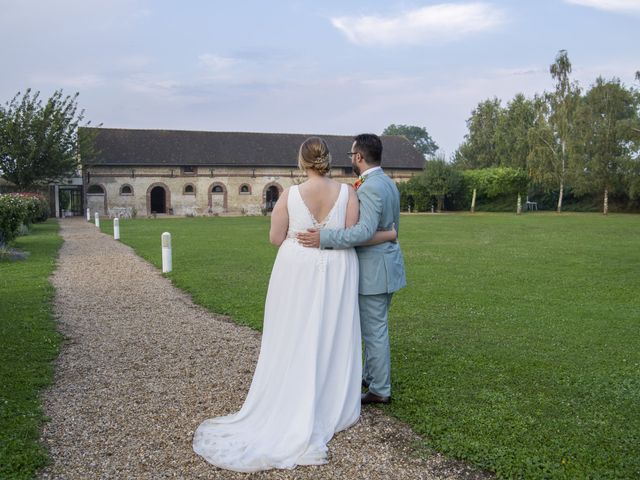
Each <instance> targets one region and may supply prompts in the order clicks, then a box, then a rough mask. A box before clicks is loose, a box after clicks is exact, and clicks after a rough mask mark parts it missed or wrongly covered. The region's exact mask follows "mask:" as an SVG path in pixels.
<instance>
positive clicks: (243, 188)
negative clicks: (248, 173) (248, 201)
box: [240, 183, 251, 195]
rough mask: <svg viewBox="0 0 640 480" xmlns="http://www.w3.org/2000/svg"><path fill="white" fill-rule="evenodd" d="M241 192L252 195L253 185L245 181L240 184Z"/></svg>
mask: <svg viewBox="0 0 640 480" xmlns="http://www.w3.org/2000/svg"><path fill="white" fill-rule="evenodd" d="M240 194H241V195H251V186H250V185H248V184H246V183H244V184H242V185H240Z"/></svg>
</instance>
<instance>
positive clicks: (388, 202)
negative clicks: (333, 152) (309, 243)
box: [320, 170, 407, 295]
mask: <svg viewBox="0 0 640 480" xmlns="http://www.w3.org/2000/svg"><path fill="white" fill-rule="evenodd" d="M357 195H358V199H359V200H360V220H359V221H358V223H357V224H356V225H354V226H353V227H350V228H347V229H342V230H324V229H323V230H320V248H325V249H329V248H336V249H342V248H350V247H354V246H356V245H360V244H362V243H364V242H366V241H368V240H370V239H371V238H372V237H373V236H374V235H375V233H376V231H377V230H391V227H392V225H393V224H394V223H395V224H396V230H397V231H398V233H399V232H400V193H399V192H398V187H396V184H395V182H394V181H393V180H391V179H390V178H389V177H388V176H387V175H385V174H384V172H383V171H382V170H376V171H374V172H371V173H370V174H369V175H367V176H366V179H365V181H364V182H363V183H362V185H361V186H360V188H359V189H358V191H357ZM356 252H357V253H358V260H359V262H360V284H359V293H360V294H361V295H378V294H381V293H393V292H395V291H397V290H400V289H401V288H402V287H404V286H405V285H406V284H407V281H406V276H405V271H404V261H403V259H402V252H401V250H400V245H399V244H398V243H392V242H386V243H381V244H379V245H372V246H367V247H356Z"/></svg>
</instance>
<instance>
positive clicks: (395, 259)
mask: <svg viewBox="0 0 640 480" xmlns="http://www.w3.org/2000/svg"><path fill="white" fill-rule="evenodd" d="M349 155H350V156H351V164H352V165H353V171H354V172H355V173H356V174H357V175H359V177H358V180H357V181H356V183H355V184H354V187H355V188H356V190H357V195H358V199H359V200H360V220H359V221H358V223H357V224H356V225H354V226H353V227H351V228H347V229H344V230H324V229H323V230H309V232H307V233H300V234H298V240H299V241H300V242H301V243H302V244H303V245H304V246H306V247H316V248H317V247H320V248H324V249H333V248H336V249H340V248H349V247H353V246H356V245H360V244H363V243H365V242H366V241H368V240H369V239H371V237H373V235H374V234H375V233H376V231H377V230H391V228H392V227H393V224H395V228H396V230H398V231H399V230H400V229H399V221H400V194H399V193H398V188H397V187H396V184H395V183H394V181H393V180H391V179H390V178H389V177H388V176H387V175H385V173H384V172H383V171H382V168H381V167H380V164H381V162H382V142H381V141H380V138H379V137H378V136H377V135H374V134H369V133H363V134H361V135H358V136H356V137H355V138H354V142H353V145H352V146H351V151H350V152H349ZM356 251H357V253H358V260H359V262H360V285H359V292H358V293H359V295H358V303H359V306H360V327H361V330H362V338H363V341H364V367H363V369H362V385H363V386H364V387H368V388H369V391H368V392H367V393H365V394H363V395H362V399H361V401H362V403H363V404H367V403H389V402H390V401H391V361H390V350H389V330H388V313H389V306H390V305H391V297H392V295H393V293H394V292H396V291H398V290H400V289H401V288H402V287H404V286H405V285H406V280H405V272H404V262H403V260H402V252H401V251H400V246H399V245H398V244H397V243H395V242H393V243H392V242H387V243H382V244H379V245H372V246H367V247H357V248H356Z"/></svg>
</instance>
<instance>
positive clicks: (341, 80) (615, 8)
mask: <svg viewBox="0 0 640 480" xmlns="http://www.w3.org/2000/svg"><path fill="white" fill-rule="evenodd" d="M638 25H640V0H540V1H502V0H494V1H484V2H465V1H460V2H450V3H441V2H433V1H419V0H416V1H395V0H369V1H360V0H357V1H345V0H341V1H337V0H330V1H320V0H314V1H306V0H290V1H277V0H273V1H266V0H262V1H258V0H236V1H229V0H226V1H214V0H211V1H204V0H193V1H189V0H183V1H181V2H178V1H166V0H99V1H97V0H41V1H35V0H15V1H13V0H12V1H7V0H0V49H1V50H0V61H1V66H2V68H1V70H0V99H1V100H2V102H5V101H7V100H9V99H10V98H11V97H13V95H14V94H15V93H16V92H18V91H24V89H25V88H27V87H31V88H32V89H34V90H40V91H41V92H42V94H43V95H44V96H48V95H50V94H51V93H52V92H53V91H54V90H55V89H60V88H61V89H63V90H64V92H65V93H73V92H75V91H78V92H80V97H79V104H80V106H81V107H82V108H84V109H85V110H86V116H87V118H88V119H90V120H91V121H92V122H93V123H94V124H99V123H102V124H103V126H104V127H113V128H152V129H188V130H216V131H243V132H245V131H247V132H287V133H303V134H311V133H313V134H341V135H342V134H344V135H353V134H356V133H361V132H365V131H370V132H374V133H381V132H382V130H383V129H384V128H385V127H386V126H387V125H389V124H391V123H396V124H399V123H401V124H411V125H419V126H423V127H426V128H427V130H428V131H429V132H430V134H431V136H432V137H433V138H434V140H435V141H436V142H437V143H438V144H439V145H440V147H441V149H442V150H443V151H444V153H445V154H446V155H447V157H448V156H449V155H450V154H451V153H453V151H455V149H456V148H457V147H458V145H459V144H460V142H462V140H463V137H464V134H465V133H466V120H467V119H468V118H469V115H470V113H471V110H472V109H473V108H474V107H475V106H476V105H477V104H478V102H480V101H482V100H484V99H487V98H490V97H494V96H497V97H498V98H500V99H502V100H503V102H504V103H506V102H507V101H508V100H509V99H511V98H512V97H513V96H514V95H515V94H516V93H518V92H522V93H524V94H526V95H527V96H532V95H533V94H534V93H536V92H542V91H544V90H551V89H552V87H553V83H552V80H551V77H550V75H549V73H548V72H549V65H550V64H551V63H552V62H553V60H554V58H555V56H556V54H557V53H558V51H559V50H561V49H566V50H567V51H568V53H569V58H570V60H571V62H572V64H573V68H574V70H573V78H574V79H576V80H578V81H579V83H580V84H581V86H583V87H588V86H589V85H590V84H591V83H593V82H594V80H595V79H596V77H597V76H598V75H602V76H604V77H605V78H611V77H614V76H615V77H618V78H620V79H621V80H622V82H623V83H624V84H626V85H627V86H636V87H639V86H640V84H638V82H636V81H635V79H634V73H635V72H636V71H637V70H640V41H639V40H640V33H638V32H640V27H639V26H638Z"/></svg>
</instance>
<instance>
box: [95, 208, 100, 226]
mask: <svg viewBox="0 0 640 480" xmlns="http://www.w3.org/2000/svg"><path fill="white" fill-rule="evenodd" d="M96 227H98V228H100V214H99V213H98V212H96Z"/></svg>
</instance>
